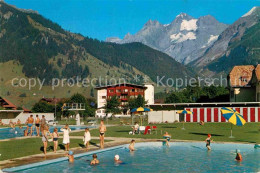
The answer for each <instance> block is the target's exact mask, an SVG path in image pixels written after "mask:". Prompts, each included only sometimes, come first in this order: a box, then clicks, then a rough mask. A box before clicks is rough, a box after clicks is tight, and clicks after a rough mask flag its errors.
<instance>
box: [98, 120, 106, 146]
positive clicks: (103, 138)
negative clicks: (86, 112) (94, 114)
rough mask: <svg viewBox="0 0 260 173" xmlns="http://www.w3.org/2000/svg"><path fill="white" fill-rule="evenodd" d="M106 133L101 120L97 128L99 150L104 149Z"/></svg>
mask: <svg viewBox="0 0 260 173" xmlns="http://www.w3.org/2000/svg"><path fill="white" fill-rule="evenodd" d="M106 131H107V128H106V126H105V124H104V121H103V120H101V122H100V126H99V137H100V148H104V141H105V132H106Z"/></svg>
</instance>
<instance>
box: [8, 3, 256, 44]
mask: <svg viewBox="0 0 260 173" xmlns="http://www.w3.org/2000/svg"><path fill="white" fill-rule="evenodd" d="M5 2H7V3H9V4H12V5H15V6H17V7H19V8H24V9H33V10H36V11H38V12H39V13H40V14H41V15H43V16H45V17H46V18H48V19H50V20H52V21H54V22H56V23H58V24H59V25H61V26H62V27H63V28H64V29H66V30H69V31H71V32H75V33H81V34H82V35H84V36H89V37H92V38H97V39H99V40H105V39H106V38H107V37H111V36H117V37H120V38H122V37H124V35H125V34H126V33H127V32H130V33H131V34H134V33H136V32H137V31H138V30H140V29H141V28H142V26H143V25H144V24H145V23H146V22H147V21H148V20H149V19H152V20H155V19H156V20H158V21H159V22H160V23H163V24H167V23H170V22H171V21H172V20H174V18H175V17H176V16H177V15H178V14H179V13H181V12H185V13H187V14H189V15H191V16H193V17H196V18H197V17H200V16H204V15H208V14H210V15H212V16H214V17H215V18H216V19H217V20H218V21H220V22H223V23H227V24H231V23H233V22H234V21H235V20H236V19H238V18H239V17H240V16H242V15H243V14H244V13H246V12H248V11H249V10H250V9H251V8H252V7H254V6H260V0H5Z"/></svg>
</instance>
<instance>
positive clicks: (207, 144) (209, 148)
mask: <svg viewBox="0 0 260 173" xmlns="http://www.w3.org/2000/svg"><path fill="white" fill-rule="evenodd" d="M212 141H213V140H212V139H211V134H208V137H207V139H206V140H205V142H206V147H207V148H208V150H211V147H210V142H212Z"/></svg>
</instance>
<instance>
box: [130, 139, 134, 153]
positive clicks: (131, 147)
mask: <svg viewBox="0 0 260 173" xmlns="http://www.w3.org/2000/svg"><path fill="white" fill-rule="evenodd" d="M129 150H130V151H135V140H134V139H133V140H132V141H131V144H130V145H129Z"/></svg>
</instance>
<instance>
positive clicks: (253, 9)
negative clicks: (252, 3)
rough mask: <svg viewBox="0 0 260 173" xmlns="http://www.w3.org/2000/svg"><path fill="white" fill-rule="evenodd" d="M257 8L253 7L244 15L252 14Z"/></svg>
mask: <svg viewBox="0 0 260 173" xmlns="http://www.w3.org/2000/svg"><path fill="white" fill-rule="evenodd" d="M255 9H256V7H253V8H252V9H251V10H250V11H249V12H247V13H246V14H244V15H243V16H242V17H246V16H250V15H251V14H252V13H253V12H254V11H255Z"/></svg>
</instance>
